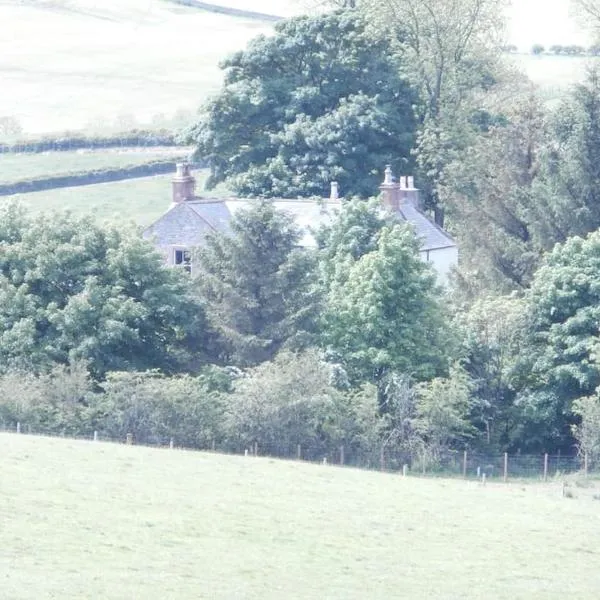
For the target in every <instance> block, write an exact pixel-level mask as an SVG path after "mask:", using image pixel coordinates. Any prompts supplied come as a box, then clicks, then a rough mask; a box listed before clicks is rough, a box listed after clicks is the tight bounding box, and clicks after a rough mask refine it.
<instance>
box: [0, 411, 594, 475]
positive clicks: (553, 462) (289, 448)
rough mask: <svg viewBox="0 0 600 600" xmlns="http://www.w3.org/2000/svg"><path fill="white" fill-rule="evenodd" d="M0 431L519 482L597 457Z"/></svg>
mask: <svg viewBox="0 0 600 600" xmlns="http://www.w3.org/2000/svg"><path fill="white" fill-rule="evenodd" d="M0 432H5V433H6V432H10V433H16V434H21V435H43V436H46V437H63V438H68V439H74V440H87V441H95V442H109V443H117V444H126V445H138V446H144V447H154V448H166V449H181V450H192V451H204V452H206V451H208V452H215V453H219V454H231V455H243V456H262V457H270V458H277V459H286V460H298V461H304V462H312V463H320V464H326V465H335V466H345V467H355V468H360V469H367V470H378V471H384V472H398V473H403V474H404V475H412V476H421V477H423V476H425V477H432V476H433V477H435V476H439V477H462V478H465V479H483V480H484V481H485V480H486V479H489V480H500V481H509V480H519V479H537V480H541V481H548V480H552V479H557V478H560V477H564V476H567V475H573V474H579V475H583V476H588V475H594V474H599V475H600V464H599V462H598V461H592V460H591V459H588V456H587V455H585V454H584V455H561V454H548V453H544V454H509V453H503V454H486V453H481V452H472V451H469V450H463V451H458V450H444V451H442V452H437V453H435V454H427V453H410V452H407V451H405V450H402V449H398V448H394V447H389V446H386V445H381V446H378V447H373V448H368V449H365V448H358V449H357V448H356V447H352V446H351V445H350V446H348V445H345V444H340V445H339V446H337V447H335V448H331V447H324V446H323V445H320V444H315V443H307V444H302V443H298V444H285V445H283V444H280V443H277V442H271V443H263V444H261V443H260V442H259V441H254V442H251V443H246V444H243V443H235V442H233V443H232V442H231V441H228V442H223V441H219V440H211V441H208V442H207V443H206V444H204V445H202V446H195V447H189V446H185V445H181V444H178V443H177V440H176V439H174V438H166V437H165V438H157V437H153V438H151V439H136V438H135V436H134V435H133V434H131V433H128V434H125V435H123V436H122V437H111V436H107V435H103V434H101V433H100V432H97V431H95V432H93V433H92V434H91V435H89V436H83V435H67V434H66V433H62V434H56V433H50V434H49V433H48V432H39V431H38V432H36V431H35V430H34V429H33V428H32V427H31V426H30V425H28V424H24V423H16V424H11V425H7V424H3V425H0Z"/></svg>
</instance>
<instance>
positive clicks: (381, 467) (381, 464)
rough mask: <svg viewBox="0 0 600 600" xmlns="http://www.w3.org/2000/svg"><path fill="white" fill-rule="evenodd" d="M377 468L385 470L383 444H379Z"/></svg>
mask: <svg viewBox="0 0 600 600" xmlns="http://www.w3.org/2000/svg"><path fill="white" fill-rule="evenodd" d="M379 468H380V469H381V470H382V471H385V446H381V452H380V453H379Z"/></svg>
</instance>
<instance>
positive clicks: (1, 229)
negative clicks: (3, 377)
mask: <svg viewBox="0 0 600 600" xmlns="http://www.w3.org/2000/svg"><path fill="white" fill-rule="evenodd" d="M0 248H1V252H0V364H1V365H2V366H3V367H5V368H6V367H16V368H23V369H28V370H34V371H37V370H44V369H46V368H48V367H49V366H50V365H52V364H53V363H56V362H58V363H73V362H75V361H84V362H87V363H89V366H90V370H91V372H92V373H93V375H95V376H96V377H101V376H102V375H103V374H104V373H105V372H106V371H108V370H128V369H144V368H161V369H165V370H171V369H174V368H177V365H178V363H179V361H180V360H181V359H183V358H184V354H185V350H186V346H187V344H188V343H191V341H192V337H193V336H194V330H195V333H196V334H199V337H198V338H196V339H201V338H202V334H203V324H202V312H201V309H200V307H199V306H198V305H197V304H194V302H193V300H192V297H191V294H190V292H189V289H188V287H187V285H186V282H185V280H184V278H183V277H182V276H181V274H180V273H176V272H174V271H172V270H169V269H167V268H166V267H164V266H163V264H162V260H161V258H160V256H159V255H158V254H156V253H155V252H154V251H153V249H152V247H151V246H150V245H149V244H148V243H147V242H145V241H143V240H142V239H140V238H139V236H138V235H137V233H136V232H133V231H132V232H122V231H119V230H118V229H115V228H101V227H99V226H98V225H96V224H95V223H94V222H93V221H92V220H91V219H88V218H84V219H78V218H75V217H72V216H70V215H69V214H68V213H65V214H56V215H53V216H48V215H46V216H40V217H35V218H33V217H31V216H29V215H27V214H26V213H25V212H24V211H22V210H21V209H19V208H18V207H17V206H16V205H10V206H8V207H5V208H3V209H2V211H1V212H0ZM188 349H189V347H188ZM179 364H180V363H179Z"/></svg>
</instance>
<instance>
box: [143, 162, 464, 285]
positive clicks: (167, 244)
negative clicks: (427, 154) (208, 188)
mask: <svg viewBox="0 0 600 600" xmlns="http://www.w3.org/2000/svg"><path fill="white" fill-rule="evenodd" d="M172 184H173V191H172V202H171V205H170V207H169V208H168V210H167V212H166V213H165V214H163V215H162V216H161V217H160V218H159V219H157V220H156V221H155V222H154V223H153V224H152V225H150V226H149V227H148V228H147V229H146V230H145V231H144V233H143V235H144V237H145V238H147V239H150V240H152V241H153V242H154V243H155V244H156V246H157V248H158V250H159V251H160V252H161V253H162V254H163V255H164V257H165V261H167V263H168V264H170V265H173V266H179V267H182V268H185V269H186V270H188V271H190V272H191V271H192V270H193V265H192V249H193V248H195V247H198V246H202V245H203V244H204V243H205V239H206V235H207V234H209V233H210V232H213V231H222V232H227V231H228V230H229V221H230V219H231V216H232V215H234V214H235V213H236V212H237V211H238V210H243V209H244V208H246V207H248V206H249V205H250V204H251V203H252V202H253V201H254V200H252V199H249V198H203V197H198V196H196V194H195V189H196V181H195V179H194V177H193V176H192V174H191V172H190V167H189V165H188V164H185V163H182V164H178V165H177V172H176V174H175V176H174V177H173V180H172ZM379 189H380V191H381V196H380V197H381V202H382V208H383V209H385V210H387V211H390V212H391V213H393V214H394V215H397V216H398V218H400V219H403V220H405V221H408V222H409V223H410V224H411V225H412V226H413V228H414V230H415V234H416V235H417V236H418V237H419V239H420V240H421V257H422V258H423V260H425V261H427V262H430V263H432V265H433V266H434V268H435V269H436V271H437V273H438V276H439V279H440V281H441V282H442V283H443V282H445V281H446V279H447V277H448V274H449V272H450V270H451V268H452V267H453V266H454V265H456V263H457V260H458V248H457V246H456V243H455V242H454V240H453V239H452V238H451V237H450V235H448V233H446V232H445V231H444V230H443V229H441V228H440V227H438V226H437V225H436V224H435V223H433V222H432V221H431V220H430V219H429V218H428V217H427V216H426V215H425V214H424V213H423V212H422V211H421V208H420V204H419V191H418V190H417V189H416V188H415V187H414V181H413V178H412V177H400V178H399V179H398V180H395V179H394V177H393V174H392V170H391V168H390V167H389V166H388V167H387V168H386V169H385V177H384V181H383V183H382V184H381V186H380V188H379ZM342 202H343V199H342V198H340V197H339V194H338V185H337V183H335V182H333V183H332V184H331V194H330V197H329V198H322V199H294V200H291V199H290V200H288V199H283V198H277V199H274V200H273V203H274V205H275V206H276V208H278V209H279V210H282V211H285V212H287V213H290V214H291V215H292V216H293V217H294V219H295V221H296V223H297V224H298V226H299V227H300V228H301V230H302V231H303V232H304V236H303V238H302V239H301V241H300V244H301V245H302V246H303V247H307V248H308V247H314V246H315V245H316V242H315V240H314V238H313V235H312V231H314V230H315V229H317V228H318V227H319V226H320V225H322V224H326V223H328V222H329V221H330V220H331V219H332V217H333V216H334V215H335V213H336V212H337V211H339V209H340V207H341V205H342Z"/></svg>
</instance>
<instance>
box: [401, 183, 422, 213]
mask: <svg viewBox="0 0 600 600" xmlns="http://www.w3.org/2000/svg"><path fill="white" fill-rule="evenodd" d="M398 185H399V188H400V189H399V191H398V193H399V196H400V204H411V205H412V206H414V207H415V208H420V207H421V201H420V198H419V190H418V189H417V188H416V187H415V178H414V177H412V176H410V175H409V176H408V177H400V180H399V181H398Z"/></svg>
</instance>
